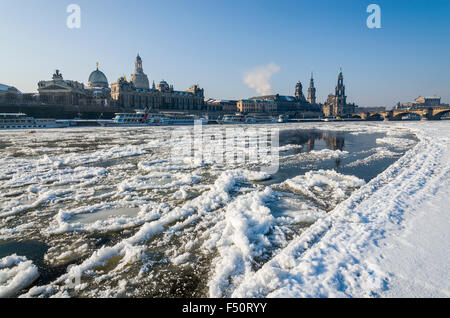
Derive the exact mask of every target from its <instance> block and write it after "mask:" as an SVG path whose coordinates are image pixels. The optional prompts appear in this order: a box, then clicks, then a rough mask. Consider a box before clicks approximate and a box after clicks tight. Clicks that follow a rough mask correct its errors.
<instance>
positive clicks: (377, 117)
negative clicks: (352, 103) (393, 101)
mask: <svg viewBox="0 0 450 318" xmlns="http://www.w3.org/2000/svg"><path fill="white" fill-rule="evenodd" d="M385 119H386V117H385V116H384V115H383V114H380V113H375V114H369V116H367V120H385Z"/></svg>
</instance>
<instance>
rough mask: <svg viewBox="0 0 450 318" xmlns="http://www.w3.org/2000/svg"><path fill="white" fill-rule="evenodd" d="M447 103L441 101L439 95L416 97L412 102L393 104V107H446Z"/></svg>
mask: <svg viewBox="0 0 450 318" xmlns="http://www.w3.org/2000/svg"><path fill="white" fill-rule="evenodd" d="M448 106H449V105H448V104H443V103H441V98H440V97H435V96H434V97H422V96H419V97H417V98H416V99H415V100H414V101H413V102H410V103H404V104H400V103H398V104H397V105H396V106H395V109H418V108H434V107H448Z"/></svg>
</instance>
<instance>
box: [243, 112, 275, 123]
mask: <svg viewBox="0 0 450 318" xmlns="http://www.w3.org/2000/svg"><path fill="white" fill-rule="evenodd" d="M246 121H247V122H248V123H250V124H273V123H276V122H277V119H275V118H274V117H272V116H270V115H260V114H251V115H249V116H247V117H246Z"/></svg>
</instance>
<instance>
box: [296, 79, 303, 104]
mask: <svg viewBox="0 0 450 318" xmlns="http://www.w3.org/2000/svg"><path fill="white" fill-rule="evenodd" d="M295 99H297V100H300V101H304V100H305V95H303V85H302V83H301V82H300V81H298V83H297V85H295Z"/></svg>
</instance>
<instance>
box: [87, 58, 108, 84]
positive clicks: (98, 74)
mask: <svg viewBox="0 0 450 318" xmlns="http://www.w3.org/2000/svg"><path fill="white" fill-rule="evenodd" d="M88 85H89V87H108V79H107V78H106V76H105V74H104V73H103V72H102V71H99V69H98V63H97V69H96V70H95V71H93V72H92V73H91V75H90V76H89V82H88Z"/></svg>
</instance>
